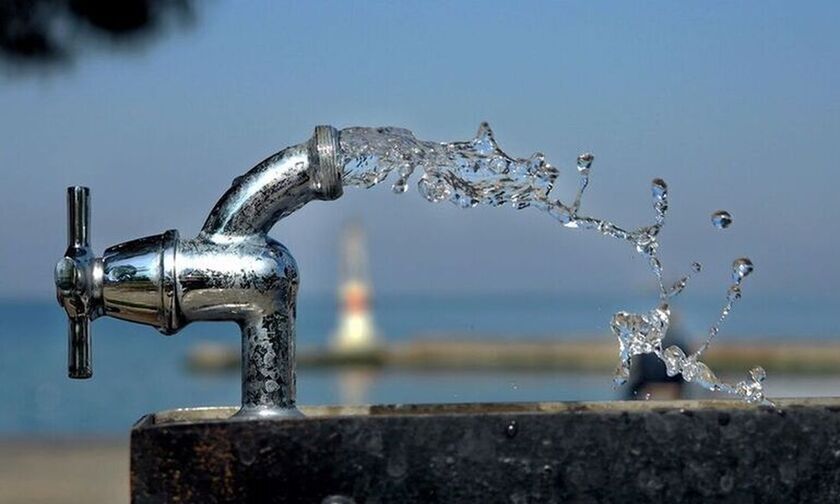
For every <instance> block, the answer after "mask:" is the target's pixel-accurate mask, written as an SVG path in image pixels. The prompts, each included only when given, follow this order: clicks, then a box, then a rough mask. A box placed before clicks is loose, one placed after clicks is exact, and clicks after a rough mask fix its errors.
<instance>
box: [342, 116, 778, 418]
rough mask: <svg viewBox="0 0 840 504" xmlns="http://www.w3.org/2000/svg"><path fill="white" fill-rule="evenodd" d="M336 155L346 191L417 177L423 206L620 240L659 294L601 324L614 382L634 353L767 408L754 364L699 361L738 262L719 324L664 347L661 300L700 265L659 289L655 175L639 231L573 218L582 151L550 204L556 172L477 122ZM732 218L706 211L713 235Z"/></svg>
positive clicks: (367, 139) (357, 140) (663, 189)
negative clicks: (519, 215) (468, 129)
mask: <svg viewBox="0 0 840 504" xmlns="http://www.w3.org/2000/svg"><path fill="white" fill-rule="evenodd" d="M340 138H341V148H342V153H343V156H344V161H343V162H344V173H343V180H344V185H345V186H354V187H372V186H374V185H376V184H379V183H381V182H383V181H384V180H386V179H387V178H388V177H389V175H390V174H391V173H392V172H396V180H395V181H394V183H393V185H392V189H393V191H394V192H397V193H403V192H405V191H406V190H407V188H408V179H409V177H411V176H412V174H413V173H414V172H420V176H419V179H418V181H417V188H418V190H419V192H420V194H421V195H422V196H423V197H424V198H426V199H427V200H428V201H431V202H440V201H450V202H452V203H454V204H456V205H458V206H460V207H462V208H471V207H474V206H477V205H491V206H501V205H511V206H513V207H514V208H516V209H523V208H527V207H535V208H537V209H539V210H542V211H545V212H547V213H548V214H549V215H551V216H552V217H554V218H555V219H556V220H557V221H558V222H560V224H562V225H563V226H565V227H567V228H577V229H586V230H592V231H596V232H598V233H600V234H601V235H604V236H607V237H611V238H615V239H618V240H621V241H623V242H627V243H629V244H630V245H631V246H632V247H633V248H634V249H635V250H636V252H637V253H638V254H640V255H642V256H643V257H644V258H645V259H646V261H647V263H648V264H649V266H650V269H651V272H652V274H653V276H654V278H655V280H656V283H657V286H658V288H659V299H658V300H657V304H656V306H655V307H654V308H653V309H651V310H650V311H648V312H647V313H628V312H624V311H621V312H618V313H616V314H615V315H613V318H612V322H611V324H610V327H611V329H612V331H613V333H614V334H615V335H616V337H617V338H618V342H619V364H618V367H617V369H616V373H615V379H614V382H615V384H616V385H617V386H618V385H622V384H624V383H625V382H626V381H627V379H628V377H629V375H630V360H631V358H632V357H633V356H634V355H641V354H653V355H656V356H657V357H658V358H659V359H661V360H662V361H663V362H664V363H665V368H666V371H667V373H668V375H669V376H676V375H677V374H681V375H682V377H683V379H684V380H685V381H687V382H693V383H696V384H698V385H700V386H702V387H705V388H707V389H709V390H714V391H718V390H719V391H723V392H727V393H730V394H733V395H737V396H739V397H741V398H743V399H744V400H746V401H748V402H750V403H762V404H772V403H771V402H770V401H769V400H768V399H766V398H765V397H764V389H763V381H764V379H765V372H764V369H762V368H761V367H755V368H753V369H752V370H750V372H749V377H748V379H746V380H742V381H739V382H737V383H734V384H732V383H726V382H723V381H722V380H720V379H719V378H718V377H717V376H715V374H714V373H713V372H712V370H711V369H710V368H709V367H708V366H707V365H706V364H704V363H703V362H702V361H701V360H700V357H701V356H702V354H703V352H705V351H706V349H707V348H708V347H709V345H710V344H711V342H712V340H713V339H714V338H715V336H717V334H718V332H719V331H720V327H721V325H722V324H723V322H724V321H725V320H726V318H727V317H728V316H729V314H730V313H731V311H732V308H733V306H734V304H735V303H736V302H737V301H738V300H739V299H740V298H741V285H742V283H743V281H744V279H745V278H746V277H747V276H748V275H749V274H750V273H752V271H753V264H752V262H751V261H750V260H749V259H747V258H739V259H736V260H735V261H734V262H733V264H732V284H731V285H730V286H729V287H728V289H727V295H726V301H725V304H724V306H723V308H722V309H721V315H720V317H719V319H718V320H717V321H716V322H715V323H714V325H712V327H711V328H710V329H709V333H708V336H707V339H706V341H705V342H704V344H703V345H702V346H701V347H700V349H698V350H697V351H696V352H694V353H691V354H686V352H685V351H684V350H683V349H682V348H680V347H678V346H676V345H672V346H669V347H667V348H664V349H663V344H662V342H663V339H664V338H665V336H666V334H667V332H668V327H669V324H670V320H671V312H670V308H669V303H670V302H671V298H673V297H675V296H677V295H678V294H679V293H680V292H682V291H683V289H684V288H685V287H686V285H687V284H688V282H689V280H690V279H691V276H692V275H694V274H697V273H699V272H700V271H701V269H702V266H701V265H700V263H697V262H694V263H692V264H691V269H690V272H688V273H686V274H685V275H683V276H681V277H680V278H679V279H678V280H677V281H676V282H674V283H673V284H672V285H670V286H668V285H667V284H666V282H665V280H664V274H663V267H662V263H661V261H660V260H659V255H658V249H659V239H658V237H659V233H660V232H661V230H662V228H663V226H664V225H665V216H666V214H667V212H668V185H667V184H666V183H665V181H664V180H662V179H658V178H657V179H654V180H653V181H652V182H651V196H652V200H653V209H654V220H653V223H651V224H649V225H646V226H642V227H639V228H635V229H631V228H623V227H620V226H618V225H616V224H614V223H612V222H610V221H608V220H605V219H599V218H596V217H591V216H587V215H584V214H582V213H581V212H580V208H581V199H582V197H583V195H584V193H585V191H586V189H587V187H588V186H589V176H590V171H591V169H592V163H593V160H594V156H593V155H592V154H590V153H585V154H581V155H580V156H578V158H577V172H578V177H579V180H578V188H577V192H576V194H575V198H574V200H573V201H572V203H570V204H566V203H563V202H562V201H560V200H559V199H556V198H552V197H551V195H550V193H551V189H552V188H553V187H554V185H555V182H556V180H557V177H558V175H559V170H558V169H557V168H556V167H554V166H552V165H551V164H549V163H548V162H546V160H545V156H543V154H541V153H535V154H533V155H532V156H531V157H530V158H513V157H511V156H508V155H507V154H506V153H505V152H504V151H502V150H501V149H500V148H499V145H498V143H497V142H496V139H495V138H494V136H493V131H492V130H491V129H490V126H489V125H488V124H487V123H482V124H481V126H480V127H479V129H478V133H477V134H476V136H475V138H473V139H472V140H468V141H465V142H451V143H441V142H429V141H423V140H418V139H417V138H415V137H414V135H413V134H412V133H411V131H409V130H407V129H402V128H391V127H388V128H358V127H356V128H346V129H343V130H341V137H340ZM732 222H733V219H732V216H731V215H730V214H729V213H728V212H726V211H723V210H719V211H717V212H714V213H713V214H712V224H713V225H714V226H715V227H716V228H718V229H725V228H728V227H729V226H730V225H731V224H732Z"/></svg>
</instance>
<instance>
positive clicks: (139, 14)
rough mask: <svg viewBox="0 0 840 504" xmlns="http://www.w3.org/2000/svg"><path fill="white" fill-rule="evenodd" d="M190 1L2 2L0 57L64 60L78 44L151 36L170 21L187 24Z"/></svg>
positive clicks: (76, 49) (49, 0) (0, 10)
mask: <svg viewBox="0 0 840 504" xmlns="http://www.w3.org/2000/svg"><path fill="white" fill-rule="evenodd" d="M193 3H194V2H193V0H0V57H2V58H3V59H5V60H7V61H9V62H13V63H22V62H31V63H36V64H44V63H55V62H67V61H69V60H70V59H72V58H73V56H74V55H75V54H76V53H77V52H78V51H79V50H80V46H82V45H84V44H90V43H92V42H98V41H100V40H104V41H106V42H119V43H122V42H137V41H141V40H147V39H150V38H152V36H153V35H156V34H158V33H160V31H161V29H162V28H164V27H165V26H166V25H168V24H171V23H170V21H173V20H174V21H181V24H184V22H188V21H191V20H192V18H193V12H194V9H193Z"/></svg>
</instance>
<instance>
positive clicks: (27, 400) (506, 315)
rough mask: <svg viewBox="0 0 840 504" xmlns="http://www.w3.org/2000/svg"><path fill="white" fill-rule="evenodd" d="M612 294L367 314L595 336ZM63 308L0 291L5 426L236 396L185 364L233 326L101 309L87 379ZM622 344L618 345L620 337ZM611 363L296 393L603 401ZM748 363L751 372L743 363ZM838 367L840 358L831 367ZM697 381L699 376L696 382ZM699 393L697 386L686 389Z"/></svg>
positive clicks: (781, 383) (36, 429) (445, 303)
mask: <svg viewBox="0 0 840 504" xmlns="http://www.w3.org/2000/svg"><path fill="white" fill-rule="evenodd" d="M627 301H628V300H627V299H626V298H625V299H621V298H620V297H618V296H616V297H611V296H596V295H592V296H565V295H548V294H538V293H535V294H521V293H515V294H513V293H512V294H505V293H502V294H492V295H491V294H488V295H420V294H412V295H389V296H384V295H383V296H378V297H377V298H376V302H375V304H374V318H375V321H376V325H377V327H378V329H379V332H380V334H381V336H382V339H384V340H386V341H394V342H398V341H408V340H411V339H422V338H432V339H434V338H441V337H458V338H464V339H487V340H494V341H496V340H516V339H522V338H526V339H529V340H533V339H546V340H547V339H566V340H573V339H574V340H580V339H584V338H586V339H590V340H592V341H594V342H599V343H603V342H613V341H614V337H613V336H612V335H611V334H610V332H609V320H610V317H611V315H612V313H614V312H615V311H617V310H620V309H626V310H631V311H632V310H639V311H641V310H647V309H649V308H650V307H651V299H650V298H649V297H647V298H645V297H641V296H640V298H639V299H637V300H635V301H632V302H630V303H628V302H627ZM720 301H721V300H720V299H715V298H709V299H708V300H705V301H704V300H700V301H697V300H695V301H694V302H692V303H691V304H690V306H691V307H692V311H691V312H684V313H681V314H680V317H681V318H682V319H683V320H684V322H683V325H684V326H685V327H688V328H691V329H692V331H690V333H691V334H692V338H693V340H692V342H693V343H694V344H699V343H700V342H702V339H703V337H704V328H706V327H708V325H709V322H711V321H712V320H713V319H714V318H715V317H716V316H717V314H718V312H719V310H720V304H721V303H720ZM836 309H837V303H836V300H824V301H820V300H812V299H804V298H790V297H787V298H779V299H774V298H766V299H759V298H757V297H755V298H750V302H749V303H743V304H742V305H741V306H738V309H737V313H735V314H734V315H733V317H732V319H731V320H728V321H727V323H726V325H725V326H724V329H723V330H722V331H721V333H720V336H719V338H720V339H721V340H724V339H725V340H727V341H733V342H734V341H744V340H750V341H762V342H766V343H768V344H783V343H795V342H802V341H833V340H836V339H837V336H838V335H840V330H838V329H840V327H838V325H837V322H836ZM336 318H337V303H336V299H335V298H334V296H331V295H323V296H315V295H312V296H302V297H301V299H300V300H299V303H298V323H297V342H298V348H299V349H306V348H313V347H319V346H324V345H326V344H327V343H328V340H329V337H330V334H331V332H332V331H333V328H334V327H335V324H336ZM66 324H67V321H66V317H65V315H64V312H63V310H62V309H61V308H60V307H59V306H58V305H57V304H56V303H55V302H50V301H36V302H33V301H3V302H0V436H2V437H16V436H23V437H25V436H39V435H44V436H76V435H123V434H125V433H127V432H128V430H129V429H130V427H131V425H132V424H133V423H134V422H135V421H137V420H138V419H139V418H140V417H141V416H143V415H145V414H147V413H151V412H154V411H159V410H165V409H170V408H181V407H193V406H219V405H236V404H237V403H238V402H239V396H240V383H239V374H238V372H230V373H221V374H194V373H192V372H190V371H189V370H188V369H187V366H186V359H187V355H188V353H189V351H190V349H191V348H194V347H195V346H196V345H200V344H202V343H206V342H214V343H223V344H228V345H230V346H231V347H234V348H235V347H238V345H239V341H240V340H239V330H238V328H237V327H236V326H235V325H234V324H232V323H202V324H194V325H191V326H188V327H186V328H185V329H184V330H182V331H181V332H179V333H178V334H176V335H172V336H164V335H162V334H160V333H158V332H157V331H156V330H154V329H153V328H151V327H146V326H140V325H136V324H131V323H127V322H123V321H118V320H113V319H109V318H103V319H99V320H96V321H95V322H94V323H93V325H92V331H91V332H92V335H93V371H94V376H93V378H92V379H89V380H70V379H68V378H67V342H66V332H67V329H66ZM616 352H617V348H616ZM612 371H613V369H604V370H603V372H602V373H587V374H581V373H574V372H545V371H543V372H525V371H517V372H477V371H470V372H464V373H460V372H453V371H446V372H440V371H435V372H430V371H426V372H424V371H411V372H405V371H387V370H386V371H381V372H374V371H352V370H331V369H317V370H316V369H299V370H298V403H299V404H306V405H317V404H352V403H366V404H395V403H447V402H448V403H453V402H509V401H517V402H518V401H522V402H529V401H602V400H612V399H620V398H623V397H624V396H625V394H626V391H623V390H621V389H617V390H616V389H613V387H612V382H611V374H612ZM745 371H746V370H745ZM837 374H838V376H840V369H839V370H838V373H837ZM691 389H694V387H691ZM767 391H768V394H769V395H771V396H773V395H775V396H796V395H815V396H817V395H829V396H831V395H840V378H838V377H834V376H822V377H795V376H787V377H786V376H774V375H772V374H771V376H770V377H769V378H768V381H767ZM693 393H694V394H697V396H698V397H699V396H703V392H702V391H696V390H695V391H694V392H693Z"/></svg>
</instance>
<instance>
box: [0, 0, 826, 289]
mask: <svg viewBox="0 0 840 504" xmlns="http://www.w3.org/2000/svg"><path fill="white" fill-rule="evenodd" d="M242 5H243V4H241V3H238V2H230V1H221V0H218V1H215V2H207V3H205V4H201V6H202V8H200V9H199V11H198V16H197V20H196V22H195V23H194V25H192V26H191V27H189V28H188V29H184V30H175V31H173V32H171V33H169V34H168V35H166V36H164V37H161V38H160V39H159V40H157V41H155V42H154V43H151V44H145V45H143V46H142V47H140V48H137V49H132V50H124V51H109V50H106V49H105V48H102V49H101V50H95V51H93V52H90V53H87V54H83V55H81V56H80V57H79V58H78V59H77V61H75V63H74V64H73V65H72V66H70V67H67V68H60V69H56V70H53V71H49V72H45V73H33V72H27V73H25V74H20V72H19V71H18V70H17V69H14V68H9V67H5V68H2V69H0V235H2V241H0V259H1V260H0V298H4V299H49V298H51V297H52V296H54V286H53V280H52V271H53V267H54V264H55V262H56V261H57V260H58V259H59V257H60V256H61V254H62V252H63V250H64V247H65V240H66V238H65V233H66V230H65V219H66V217H65V212H66V209H65V195H64V194H65V193H64V191H65V187H67V186H70V185H87V186H89V187H90V188H91V192H92V206H93V224H92V233H93V244H94V247H95V249H96V250H97V252H99V253H100V254H101V252H102V251H103V250H104V249H105V248H106V247H108V246H110V245H114V244H116V243H119V242H122V241H126V240H130V239H134V238H137V237H140V236H145V235H150V234H157V233H160V232H163V231H165V230H167V229H172V228H174V229H178V230H180V232H181V235H182V236H192V235H194V234H195V233H196V232H198V230H199V228H200V227H201V225H202V223H203V222H204V219H205V218H206V215H207V213H208V212H209V210H210V209H211V208H212V206H213V204H214V203H215V201H216V200H217V199H218V198H219V197H220V196H221V195H222V193H223V192H224V191H225V189H226V188H227V187H228V186H229V184H230V182H231V180H232V179H233V178H234V177H236V176H237V175H240V174H242V173H244V172H245V171H247V170H248V169H250V168H251V167H252V166H253V165H255V164H256V163H258V162H259V161H260V160H262V159H264V158H265V157H267V156H268V155H270V154H272V153H274V152H276V151H278V150H281V149H282V148H284V147H286V146H288V145H292V144H296V143H299V142H301V141H305V140H306V139H308V138H309V136H310V135H311V133H312V130H313V128H314V126H316V125H318V124H331V125H334V126H336V127H339V128H341V127H346V126H357V125H358V126H383V125H392V126H400V127H406V128H409V129H412V130H413V131H414V132H415V134H416V135H417V136H418V137H419V138H422V139H426V140H441V141H452V140H462V139H467V138H470V137H472V135H473V134H474V133H475V131H476V129H477V127H478V125H479V123H480V122H481V121H484V120H486V121H489V122H490V123H491V125H492V126H493V128H494V130H495V132H496V138H497V139H498V141H499V143H500V144H501V146H502V147H503V148H504V149H505V150H506V151H507V152H509V153H510V154H512V155H516V156H523V157H524V156H528V155H530V154H531V153H532V152H534V151H541V152H544V153H545V155H546V157H547V159H548V160H549V161H550V162H552V164H554V165H557V166H559V167H560V168H561V170H563V173H562V174H561V177H560V179H559V182H558V186H557V188H556V189H555V191H556V194H557V195H558V196H559V197H561V198H565V199H569V197H570V196H571V195H572V194H573V193H574V189H575V185H576V183H577V179H576V174H575V173H574V172H575V169H574V160H575V157H576V156H577V155H578V154H579V153H581V152H583V151H591V152H593V153H594V154H595V163H594V164H593V168H592V181H591V185H590V187H589V191H588V194H587V197H586V198H585V199H584V202H583V209H584V211H585V212H586V213H587V214H590V215H595V216H599V217H604V218H608V219H611V220H614V221H616V222H617V223H620V224H622V225H625V226H628V227H636V226H638V225H642V224H645V223H649V222H651V220H652V216H653V211H652V209H651V202H650V188H649V187H650V181H651V179H653V178H655V177H661V178H663V179H665V180H666V181H667V182H668V184H669V187H670V190H671V191H670V203H671V208H670V214H669V217H668V223H667V225H666V227H665V231H664V232H663V234H662V257H663V263H664V265H665V269H666V275H667V276H668V278H673V279H675V278H676V277H677V276H678V275H680V274H681V273H683V272H686V271H688V268H689V265H690V263H691V262H692V261H694V260H698V261H700V262H702V263H703V264H704V272H703V274H702V275H701V276H700V277H699V278H697V279H696V281H695V282H694V283H693V285H692V286H691V287H690V288H691V289H694V290H695V291H696V292H702V293H712V294H714V293H722V292H725V289H726V286H727V283H728V276H729V265H730V263H731V261H732V260H733V259H734V258H736V257H739V256H748V257H750V258H751V259H752V260H753V262H754V263H755V265H756V272H755V273H754V274H753V275H752V276H751V277H750V279H749V283H750V285H748V286H745V288H744V290H745V295H747V294H748V293H749V291H752V292H753V293H762V294H764V295H768V296H783V297H784V296H794V297H808V296H813V297H820V298H825V297H830V296H837V294H836V292H835V291H836V289H835V287H834V286H835V285H837V284H838V282H840V268H838V267H837V259H836V253H837V250H838V246H839V245H840V233H838V232H837V231H838V225H837V222H836V221H837V218H838V216H840V198H838V197H837V195H836V190H837V189H836V188H837V187H840V170H838V169H837V164H838V163H837V157H836V152H837V148H838V141H840V99H839V98H840V97H838V94H839V93H838V90H840V65H838V64H837V61H839V60H840V58H838V55H840V37H838V36H837V33H838V23H840V21H838V20H840V4H838V3H836V2H816V1H815V2H808V3H794V2H776V1H762V2H757V1H756V2H716V1H708V2H691V3H688V2H679V3H678V2H670V1H663V2H639V3H636V2H633V3H631V2H574V3H569V2H548V1H546V2H525V1H517V2H504V3H503V2H493V1H482V2H478V1H474V2H472V1H471V2H457V3H456V2H433V1H405V2H320V1H313V2H271V1H255V2H249V3H248V7H247V8H243V7H242ZM718 209H726V210H728V211H730V212H731V213H732V215H733V216H734V224H733V225H732V226H731V227H730V228H729V229H727V230H724V231H719V230H715V229H714V228H713V227H712V225H711V223H710V215H711V213H712V212H713V211H715V210H718ZM350 219H360V220H362V221H363V222H364V224H365V226H366V228H367V232H368V238H369V248H370V256H371V261H372V266H371V271H372V276H373V280H374V283H375V286H376V289H377V292H379V293H386V294H387V293H415V292H419V293H440V294H471V293H479V292H480V293H486V292H552V293H562V294H569V295H574V294H576V293H582V294H589V293H600V292H610V293H621V292H637V291H639V290H640V289H650V288H651V287H652V279H651V277H650V273H649V271H648V270H647V268H646V266H645V264H644V263H643V261H642V260H641V259H640V258H639V257H638V256H637V255H636V254H635V253H634V252H633V251H632V250H631V249H630V248H629V247H628V246H627V244H623V243H619V242H617V241H614V240H607V239H605V238H602V237H600V236H597V235H595V234H593V233H586V232H582V231H575V230H568V229H564V228H562V227H561V226H559V225H558V224H557V223H556V222H554V221H553V220H552V219H551V218H550V217H548V216H547V215H543V214H541V213H540V212H539V211H536V210H533V209H526V210H521V211H518V210H514V209H512V208H493V209H491V208H475V209H471V210H462V209H459V208H456V207H455V206H453V205H450V204H446V203H441V204H431V203H427V202H425V201H424V200H422V198H421V197H420V196H419V195H418V194H417V191H416V190H415V189H414V188H413V187H412V188H411V189H410V190H409V192H408V193H407V194H403V195H394V194H392V193H391V192H390V191H389V190H388V188H387V187H385V186H384V185H383V186H381V187H377V188H375V189H373V190H361V189H348V190H347V191H346V193H345V195H344V196H343V197H342V198H341V199H339V200H337V201H334V202H313V203H311V204H309V205H307V206H306V207H305V208H304V209H302V210H300V211H298V212H297V213H295V214H294V215H292V216H291V217H289V218H287V219H285V220H283V221H281V222H279V223H278V224H277V225H276V226H275V228H274V229H273V231H272V233H271V235H272V236H273V237H274V238H276V239H278V240H279V241H281V242H282V243H284V244H285V245H286V246H287V247H288V248H289V249H290V250H291V251H292V253H293V254H294V255H295V257H296V258H297V261H298V264H299V266H300V268H301V279H302V290H301V293H302V295H306V294H319V293H326V292H332V290H333V289H334V287H335V283H336V276H337V263H338V252H337V247H338V243H339V237H340V230H341V228H342V226H343V225H344V223H346V222H347V221H348V220H350Z"/></svg>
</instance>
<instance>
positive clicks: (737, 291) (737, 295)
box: [726, 285, 741, 303]
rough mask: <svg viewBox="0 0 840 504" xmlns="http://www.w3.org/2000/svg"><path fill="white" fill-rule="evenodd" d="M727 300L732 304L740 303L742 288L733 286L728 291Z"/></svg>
mask: <svg viewBox="0 0 840 504" xmlns="http://www.w3.org/2000/svg"><path fill="white" fill-rule="evenodd" d="M726 298H727V299H728V300H729V302H730V303H733V302H735V301H738V300H739V299H741V288H740V287H738V286H737V285H732V286H730V287H729V290H727V291H726Z"/></svg>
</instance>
